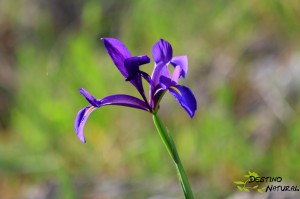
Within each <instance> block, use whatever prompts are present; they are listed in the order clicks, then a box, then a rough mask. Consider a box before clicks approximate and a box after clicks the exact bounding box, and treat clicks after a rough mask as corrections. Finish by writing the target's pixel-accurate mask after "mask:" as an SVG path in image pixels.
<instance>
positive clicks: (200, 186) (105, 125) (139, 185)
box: [0, 0, 300, 199]
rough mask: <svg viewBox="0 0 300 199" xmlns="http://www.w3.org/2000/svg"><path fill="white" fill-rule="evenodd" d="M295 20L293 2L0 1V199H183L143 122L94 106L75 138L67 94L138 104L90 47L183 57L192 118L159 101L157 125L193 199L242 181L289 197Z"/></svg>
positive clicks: (78, 100) (130, 113)
mask: <svg viewBox="0 0 300 199" xmlns="http://www.w3.org/2000/svg"><path fill="white" fill-rule="evenodd" d="M299 18H300V4H299V2H298V1H296V0H295V1H294V0H286V1H280V0H264V1H259V0H252V1H240V0H232V1H223V0H212V1H202V0H201V1H196V0H194V1H193V0H187V1H178V0H172V1H171V0H165V1H160V0H153V1H146V0H124V1H117V0H112V1H96V0H90V1H83V0H75V1H74V0H73V1H71V0H66V1H59V0H48V1H46V0H44V1H39V0H27V1H25V0H23V1H1V2H0V193H1V194H0V195H1V198H3V199H19V198H21V199H54V198H55V199H56V198H63V199H73V198H75V199H96V198H97V199H98V198H104V199H105V198H128V199H129V198H151V199H154V198H156V199H158V198H176V199H177V198H183V195H182V192H181V188H180V185H179V183H178V179H177V176H176V171H175V168H174V165H173V163H172V162H171V159H170V158H169V157H168V153H167V151H166V150H165V148H164V146H163V144H162V142H161V140H160V138H159V136H158V134H157V132H156V130H155V127H154V125H153V123H152V118H151V115H150V114H148V113H146V112H143V111H138V110H134V109H129V108H125V107H103V108H101V109H99V110H97V111H95V112H94V113H93V114H92V115H91V117H90V118H89V120H88V122H87V125H86V128H85V134H86V139H87V143H86V144H83V143H81V142H79V140H78V139H77V137H76V135H75V132H74V129H73V124H74V118H75V115H76V114H77V112H78V110H79V109H81V108H82V107H84V106H86V105H87V102H86V100H85V99H84V98H83V97H82V96H81V95H80V94H79V93H78V88H81V87H84V88H85V89H87V90H88V91H90V92H91V93H92V94H93V95H94V96H96V97H97V98H102V97H104V96H106V95H109V94H115V93H129V94H132V95H135V96H138V94H137V92H136V90H135V89H134V88H133V86H132V85H130V84H129V83H127V82H125V81H124V78H123V76H122V75H121V74H120V73H119V71H118V70H117V69H116V67H115V66H114V65H113V62H112V61H111V60H110V57H109V56H108V54H107V53H106V51H105V48H104V46H103V44H102V42H101V41H100V40H99V38H100V37H115V38H118V39H120V40H121V41H123V42H124V43H125V44H126V45H127V47H128V48H129V49H130V51H131V52H132V54H134V55H141V54H148V55H151V48H152V46H153V44H154V43H155V42H156V41H158V40H159V39H160V38H164V39H166V40H168V41H169V42H170V43H171V44H172V46H173V52H174V55H184V54H186V55H188V57H189V73H188V75H187V78H186V79H184V80H181V84H184V85H186V86H188V87H190V88H191V89H192V90H193V91H194V93H195V95H196V98H197V100H198V110H197V112H196V115H195V117H194V118H193V119H190V118H189V117H188V115H187V114H186V113H185V111H184V110H183V109H182V108H181V107H180V105H179V104H177V102H176V100H174V99H173V98H172V96H171V95H169V94H168V95H166V96H165V97H164V99H163V101H162V104H161V109H160V111H159V114H160V115H161V118H162V119H163V121H164V123H165V124H166V125H167V127H168V129H169V131H170V133H172V135H173V137H174V140H175V142H176V144H177V146H178V150H179V153H180V155H181V157H182V161H183V164H184V166H185V168H186V170H187V173H188V175H189V176H190V181H191V184H192V188H193V190H194V192H195V195H196V198H200V197H201V198H228V197H230V196H232V195H233V194H235V193H236V192H237V191H238V190H237V188H236V187H235V185H234V183H233V181H236V180H241V179H243V175H244V174H246V173H247V172H248V171H255V172H257V173H259V174H260V175H261V176H280V177H282V178H283V182H284V183H287V184H288V183H290V184H293V185H298V186H300V173H299V168H300V158H299V156H300V144H299V140H300V117H299V116H300V115H299V112H300V101H299V98H300V86H299V84H300V39H299V35H300V25H299ZM142 67H143V69H144V70H145V71H147V72H149V73H150V72H151V70H152V69H153V62H152V63H151V64H149V65H146V66H142Z"/></svg>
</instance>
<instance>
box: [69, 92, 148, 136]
mask: <svg viewBox="0 0 300 199" xmlns="http://www.w3.org/2000/svg"><path fill="white" fill-rule="evenodd" d="M85 94H86V93H85ZM87 100H88V98H87ZM88 101H89V100H88ZM97 103H98V104H97V107H95V106H91V105H89V106H87V107H85V108H83V109H81V110H80V111H79V112H78V113H77V116H76V119H75V132H76V134H77V136H78V138H79V140H80V141H81V142H86V141H85V138H84V132H83V129H84V125H85V123H86V120H87V119H88V117H89V115H90V114H91V113H92V112H93V111H94V110H95V109H96V108H99V107H101V106H109V105H117V106H126V107H131V108H137V109H141V110H145V111H149V108H148V106H147V105H146V103H145V102H144V101H142V100H140V99H138V98H136V97H133V96H130V95H125V94H116V95H110V96H107V97H104V98H102V99H99V100H97Z"/></svg>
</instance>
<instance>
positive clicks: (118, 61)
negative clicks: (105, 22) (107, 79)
mask: <svg viewBox="0 0 300 199" xmlns="http://www.w3.org/2000/svg"><path fill="white" fill-rule="evenodd" d="M101 39H102V41H103V43H104V46H105V48H106V50H107V52H108V54H109V55H110V57H111V59H112V60H113V62H114V63H115V65H116V66H117V68H118V69H119V71H120V72H121V73H122V75H124V77H126V78H127V77H128V73H127V70H126V68H125V66H124V61H125V59H127V58H129V57H132V56H131V54H130V52H129V50H128V49H127V48H126V46H125V45H124V44H123V43H122V42H121V41H119V40H117V39H114V38H101Z"/></svg>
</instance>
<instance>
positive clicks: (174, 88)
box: [170, 86, 181, 95]
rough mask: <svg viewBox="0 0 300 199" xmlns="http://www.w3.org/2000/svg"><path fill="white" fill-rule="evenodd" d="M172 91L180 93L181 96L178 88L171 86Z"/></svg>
mask: <svg viewBox="0 0 300 199" xmlns="http://www.w3.org/2000/svg"><path fill="white" fill-rule="evenodd" d="M170 88H171V89H173V90H175V91H176V92H177V93H179V95H181V92H180V90H179V89H178V88H176V87H174V86H170Z"/></svg>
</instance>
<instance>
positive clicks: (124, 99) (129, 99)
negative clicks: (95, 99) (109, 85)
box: [99, 94, 149, 111]
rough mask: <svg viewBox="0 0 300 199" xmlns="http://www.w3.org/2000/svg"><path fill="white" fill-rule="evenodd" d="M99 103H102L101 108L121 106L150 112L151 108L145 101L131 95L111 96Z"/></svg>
mask: <svg viewBox="0 0 300 199" xmlns="http://www.w3.org/2000/svg"><path fill="white" fill-rule="evenodd" d="M99 101H100V103H101V106H107V105H119V106H127V107H131V108H137V109H142V110H145V111H149V108H148V106H147V104H146V103H145V102H144V101H142V100H140V99H138V98H136V97H133V96H130V95H125V94H115V95H109V96H107V97H104V98H102V99H100V100H99Z"/></svg>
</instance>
